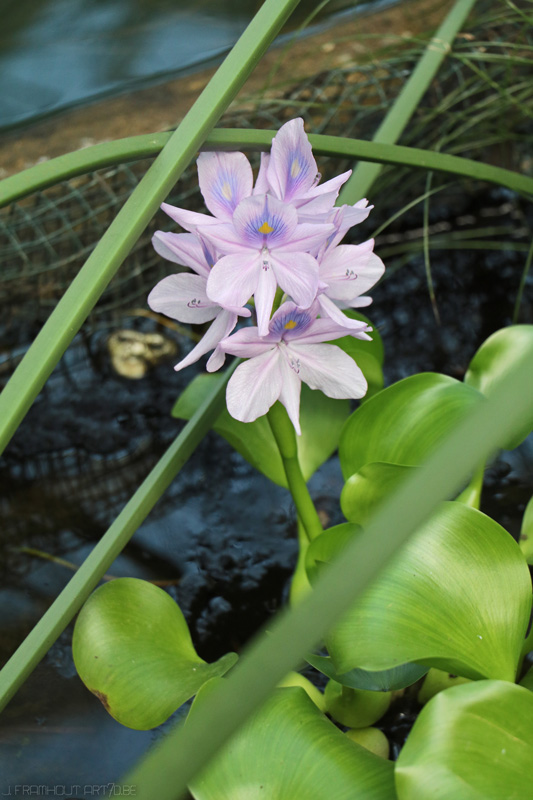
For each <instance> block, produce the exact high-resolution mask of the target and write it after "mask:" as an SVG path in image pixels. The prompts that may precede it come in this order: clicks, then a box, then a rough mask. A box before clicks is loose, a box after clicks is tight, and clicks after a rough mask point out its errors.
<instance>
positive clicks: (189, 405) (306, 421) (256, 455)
mask: <svg viewBox="0 0 533 800" xmlns="http://www.w3.org/2000/svg"><path fill="white" fill-rule="evenodd" d="M219 380H220V376H219V375H197V376H196V378H195V379H194V380H193V381H191V383H190V384H189V385H188V386H187V388H186V389H185V391H184V392H183V393H182V394H181V395H180V397H179V398H178V400H177V401H176V404H175V405H174V408H173V409H172V416H174V417H177V418H178V419H190V418H191V417H192V415H193V414H194V412H195V411H196V409H197V408H198V406H199V405H200V404H201V403H202V402H203V401H204V399H205V397H206V396H207V395H208V393H209V392H210V391H211V390H212V387H213V385H214V383H216V382H217V381H219ZM349 413H350V401H349V400H333V399H332V398H331V397H326V395H325V394H323V393H322V392H318V391H313V390H311V389H309V387H308V386H306V385H305V384H304V385H302V394H301V402H300V425H301V428H302V435H301V436H298V437H297V444H298V458H299V461H300V466H301V468H302V473H303V476H304V478H305V479H306V480H309V478H310V477H311V475H313V474H314V473H315V472H316V470H317V469H318V468H319V466H320V465H321V464H323V463H324V461H327V459H328V458H329V457H330V456H331V455H332V453H334V452H335V450H336V449H337V446H338V443H339V436H340V432H341V430H342V426H343V425H344V423H345V421H346V419H347V417H348V415H349ZM213 428H214V430H215V431H216V432H217V433H219V434H220V435H221V436H223V437H224V439H226V440H227V441H228V442H229V443H230V444H231V446H232V447H233V448H235V450H237V452H238V453H240V454H241V456H243V457H244V458H245V459H246V460H247V461H248V462H249V463H250V464H251V465H252V466H253V467H255V468H256V469H258V470H259V471H260V472H262V473H263V475H266V477H267V478H269V479H270V480H271V481H273V482H274V483H277V484H278V486H284V487H285V488H287V479H286V477H285V470H284V468H283V463H282V461H281V457H280V454H279V450H278V447H277V445H276V440H275V439H274V436H273V434H272V431H271V429H270V425H269V423H268V420H267V418H266V416H263V417H259V419H256V420H255V422H239V421H238V420H236V419H234V418H233V417H232V416H231V415H230V413H229V412H228V410H227V409H224V411H222V413H221V414H220V416H219V417H218V419H217V421H216V423H215V424H214V426H213Z"/></svg>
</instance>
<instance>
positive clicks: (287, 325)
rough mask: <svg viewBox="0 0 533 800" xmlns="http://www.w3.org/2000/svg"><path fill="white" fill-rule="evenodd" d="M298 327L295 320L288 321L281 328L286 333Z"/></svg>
mask: <svg viewBox="0 0 533 800" xmlns="http://www.w3.org/2000/svg"><path fill="white" fill-rule="evenodd" d="M297 325H298V323H297V322H296V320H295V319H290V320H289V321H288V322H286V323H285V325H284V326H283V327H284V328H285V330H286V331H292V329H293V328H295V327H296V326H297Z"/></svg>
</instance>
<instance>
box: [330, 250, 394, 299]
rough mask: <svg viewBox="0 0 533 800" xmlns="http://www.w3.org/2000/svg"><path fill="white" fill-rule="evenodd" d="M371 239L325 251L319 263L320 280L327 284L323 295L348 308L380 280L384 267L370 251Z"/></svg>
mask: <svg viewBox="0 0 533 800" xmlns="http://www.w3.org/2000/svg"><path fill="white" fill-rule="evenodd" d="M373 246H374V240H373V239H370V240H369V241H368V242H364V243H363V244H360V245H350V244H344V245H343V244H341V245H338V246H337V247H334V248H332V249H328V250H327V251H326V253H325V255H324V257H323V258H322V260H321V261H320V273H319V274H320V280H321V281H323V282H324V283H327V285H328V288H327V289H326V291H325V293H326V294H327V295H328V297H331V298H333V299H334V300H341V301H342V302H343V303H346V304H347V305H351V304H352V302H353V301H354V300H355V299H356V298H357V297H358V296H359V295H361V294H363V293H364V292H366V291H368V289H370V287H372V286H374V284H375V283H377V281H378V280H379V279H380V278H381V276H382V275H383V273H384V271H385V265H384V264H383V262H382V260H381V259H380V258H378V256H376V255H375V254H374V253H373V252H372V248H373Z"/></svg>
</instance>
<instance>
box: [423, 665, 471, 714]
mask: <svg viewBox="0 0 533 800" xmlns="http://www.w3.org/2000/svg"><path fill="white" fill-rule="evenodd" d="M468 682H469V678H462V677H461V676H460V675H452V674H450V673H449V672H444V671H443V670H442V669H435V667H433V668H432V669H430V670H429V672H428V674H427V675H426V677H425V678H424V681H423V683H422V686H421V687H420V689H419V690H418V694H417V696H416V699H417V700H418V702H419V703H420V705H421V706H423V705H425V704H426V703H427V702H429V700H431V698H432V697H435V695H436V694H438V693H439V692H443V691H444V690H445V689H451V688H452V686H460V685H461V684H463V683H468Z"/></svg>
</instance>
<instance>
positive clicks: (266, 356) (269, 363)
mask: <svg viewBox="0 0 533 800" xmlns="http://www.w3.org/2000/svg"><path fill="white" fill-rule="evenodd" d="M279 358H280V354H279V351H278V348H277V347H274V348H273V349H271V350H270V351H268V352H266V353H263V354H262V355H260V356H256V357H255V358H251V359H250V360H249V361H245V362H244V364H240V365H239V366H238V367H237V369H236V370H235V372H234V374H233V375H232V376H231V378H230V381H229V383H228V388H227V390H226V402H227V406H228V411H229V413H230V414H231V416H232V417H234V418H235V419H238V420H240V421H241V422H253V421H254V420H256V419H257V418H258V417H262V416H263V415H264V414H266V413H267V411H268V409H269V408H270V407H271V406H273V405H274V403H275V402H276V400H277V399H278V397H279V395H280V392H281V388H282V374H281V369H280V366H279Z"/></svg>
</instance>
